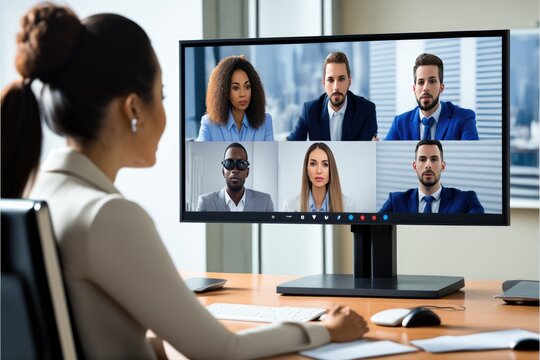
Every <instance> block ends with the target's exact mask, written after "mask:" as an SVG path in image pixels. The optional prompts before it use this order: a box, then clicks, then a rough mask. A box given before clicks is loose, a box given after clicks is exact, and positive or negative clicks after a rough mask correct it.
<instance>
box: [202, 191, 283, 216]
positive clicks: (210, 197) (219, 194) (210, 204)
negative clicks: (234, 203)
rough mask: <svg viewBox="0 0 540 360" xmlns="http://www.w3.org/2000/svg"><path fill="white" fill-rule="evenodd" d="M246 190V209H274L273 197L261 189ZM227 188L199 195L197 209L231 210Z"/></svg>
mask: <svg viewBox="0 0 540 360" xmlns="http://www.w3.org/2000/svg"><path fill="white" fill-rule="evenodd" d="M245 190H246V205H245V207H244V211H274V204H273V203H272V198H271V197H270V195H268V194H267V193H263V192H261V191H256V190H251V189H245ZM225 191H226V190H225V188H223V189H221V190H218V191H214V192H210V193H207V194H204V195H201V196H199V199H198V201H197V210H196V211H230V210H229V207H228V206H227V204H226V203H225Z"/></svg>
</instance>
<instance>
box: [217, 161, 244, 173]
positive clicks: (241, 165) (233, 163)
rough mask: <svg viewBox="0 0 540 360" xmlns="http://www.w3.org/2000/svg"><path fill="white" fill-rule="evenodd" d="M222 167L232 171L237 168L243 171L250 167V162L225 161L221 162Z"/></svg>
mask: <svg viewBox="0 0 540 360" xmlns="http://www.w3.org/2000/svg"><path fill="white" fill-rule="evenodd" d="M221 165H223V167H224V168H225V169H227V170H232V169H234V168H235V167H236V168H237V169H238V170H240V171H242V170H246V169H247V168H248V167H249V161H247V160H233V159H225V160H223V161H222V162H221Z"/></svg>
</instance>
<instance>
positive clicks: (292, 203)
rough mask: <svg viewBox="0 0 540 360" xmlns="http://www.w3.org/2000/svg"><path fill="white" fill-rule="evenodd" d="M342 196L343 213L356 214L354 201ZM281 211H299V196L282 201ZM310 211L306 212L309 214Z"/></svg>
mask: <svg viewBox="0 0 540 360" xmlns="http://www.w3.org/2000/svg"><path fill="white" fill-rule="evenodd" d="M342 196H343V212H356V200H354V199H353V198H350V197H348V196H346V195H345V194H342ZM281 210H282V211H289V212H293V211H300V195H297V196H295V197H294V198H292V199H291V198H289V199H285V200H284V201H283V207H282V209H281ZM309 211H310V210H308V212H309Z"/></svg>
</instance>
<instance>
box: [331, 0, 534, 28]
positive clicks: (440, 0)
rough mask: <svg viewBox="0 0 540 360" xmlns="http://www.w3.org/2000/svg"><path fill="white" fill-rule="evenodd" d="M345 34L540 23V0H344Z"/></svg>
mask: <svg viewBox="0 0 540 360" xmlns="http://www.w3.org/2000/svg"><path fill="white" fill-rule="evenodd" d="M340 7H341V14H342V19H343V21H342V23H341V26H340V27H338V29H339V28H341V33H343V34H354V33H356V34H361V33H391V32H416V31H419V32H421V31H457V30H489V29H531V28H535V27H537V26H538V18H539V15H538V13H539V11H540V10H539V1H538V0H517V1H511V0H454V1H447V0H431V1H427V2H426V1H420V0H341V1H340Z"/></svg>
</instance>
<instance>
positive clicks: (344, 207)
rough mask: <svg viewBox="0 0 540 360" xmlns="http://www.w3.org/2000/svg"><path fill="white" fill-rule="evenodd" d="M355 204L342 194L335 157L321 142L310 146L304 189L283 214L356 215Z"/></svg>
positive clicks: (286, 206)
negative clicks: (338, 213) (323, 213)
mask: <svg viewBox="0 0 540 360" xmlns="http://www.w3.org/2000/svg"><path fill="white" fill-rule="evenodd" d="M355 210H356V202H355V201H354V200H353V199H351V198H349V197H347V196H345V195H344V194H343V193H342V191H341V183H340V181H339V172H338V168H337V164H336V159H335V158H334V154H333V153H332V150H331V149H330V147H329V146H328V145H326V144H325V143H322V142H317V143H313V144H311V146H310V147H309V148H308V149H307V151H306V155H305V156H304V163H303V167H302V188H301V191H300V195H298V196H296V197H295V198H294V199H285V202H284V204H283V211H301V212H354V211H355Z"/></svg>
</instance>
